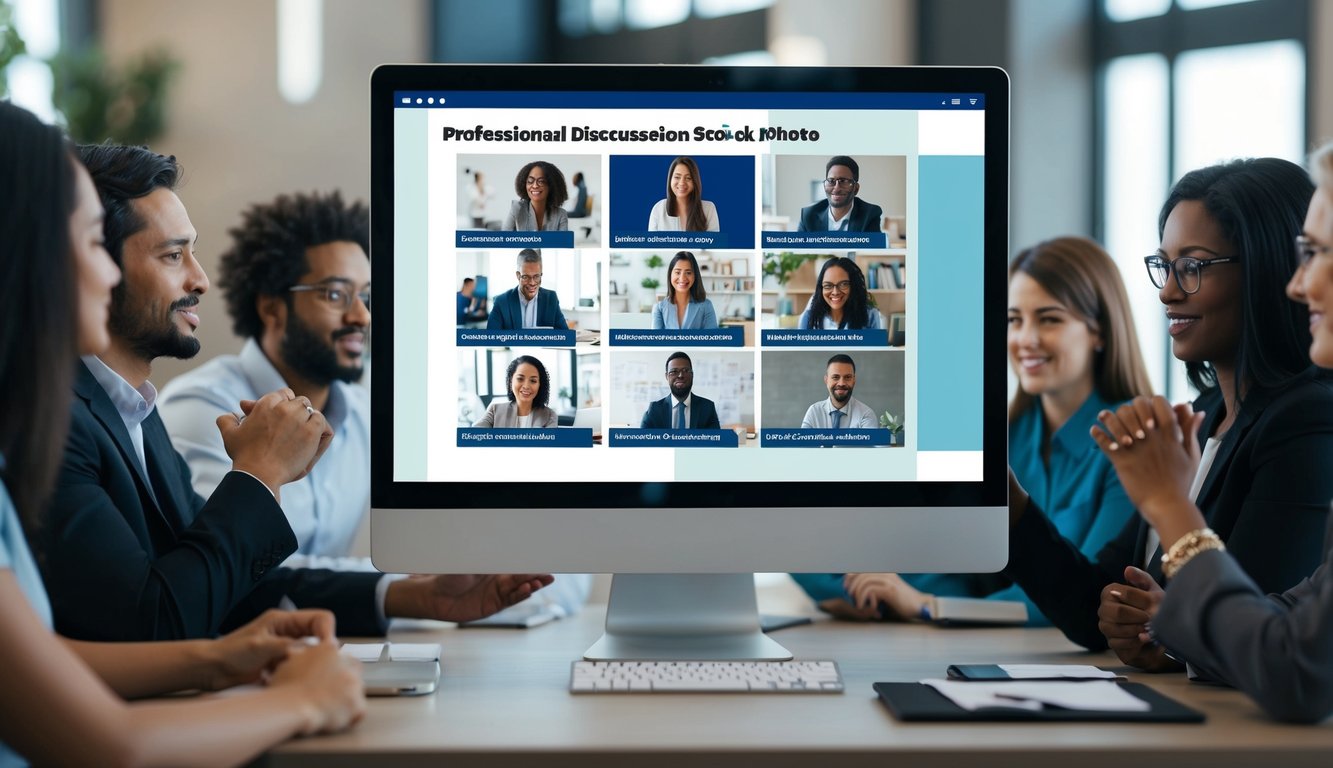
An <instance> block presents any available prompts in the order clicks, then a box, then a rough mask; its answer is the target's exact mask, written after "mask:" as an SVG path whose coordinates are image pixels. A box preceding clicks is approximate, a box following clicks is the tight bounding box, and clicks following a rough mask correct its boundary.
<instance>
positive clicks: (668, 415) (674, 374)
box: [639, 352, 722, 429]
mask: <svg viewBox="0 0 1333 768" xmlns="http://www.w3.org/2000/svg"><path fill="white" fill-rule="evenodd" d="M666 380H667V386H668V387H670V388H671V394H669V395H667V396H666V397H664V398H662V399H661V400H654V401H653V402H652V403H650V404H649V405H648V410H647V411H645V412H644V414H643V422H642V423H641V424H639V428H640V429H721V428H722V427H721V425H720V424H719V423H718V420H717V408H716V407H714V405H713V401H712V400H707V399H705V398H702V397H699V396H698V395H695V394H692V393H691V392H690V390H692V389H693V388H694V364H693V363H691V362H690V356H689V355H687V354H685V353H684V352H673V353H672V354H671V357H668V358H667V363H666Z"/></svg>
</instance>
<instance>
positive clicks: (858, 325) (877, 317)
mask: <svg viewBox="0 0 1333 768" xmlns="http://www.w3.org/2000/svg"><path fill="white" fill-rule="evenodd" d="M796 327H797V328H810V329H813V330H821V329H822V330H829V331H833V330H851V331H856V330H861V329H863V328H879V329H883V328H884V315H882V314H880V311H879V310H878V309H875V308H874V307H873V306H871V305H870V291H868V290H867V289H866V277H865V275H864V274H863V273H862V272H861V268H860V267H858V266H857V265H856V262H855V261H853V260H851V259H849V258H847V257H846V256H835V257H833V258H831V259H829V260H828V261H826V262H824V266H822V267H820V268H819V277H818V278H817V279H816V280H815V295H814V296H812V297H810V304H809V306H807V307H806V308H805V311H804V312H802V313H801V318H800V320H798V321H797V323H796Z"/></svg>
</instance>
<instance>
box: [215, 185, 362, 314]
mask: <svg viewBox="0 0 1333 768" xmlns="http://www.w3.org/2000/svg"><path fill="white" fill-rule="evenodd" d="M227 233H228V234H229V235H231V248H229V249H228V250H227V252H226V253H223V254H222V260H221V263H220V265H219V270H218V272H219V274H218V284H219V285H221V286H222V292H223V295H224V298H226V300H227V312H228V314H230V315H231V327H232V330H233V331H235V332H236V335H238V336H241V337H243V338H254V339H258V338H259V337H260V335H261V334H263V332H264V322H263V320H261V319H260V317H259V310H258V308H257V307H256V300H257V299H258V298H259V297H260V296H283V297H284V298H286V299H287V300H288V301H290V300H291V294H290V293H289V292H288V290H287V289H288V288H291V287H292V286H293V285H296V283H297V282H298V281H299V280H300V279H301V276H302V275H304V274H305V273H307V272H309V271H310V264H309V263H308V262H307V260H306V249H308V248H313V247H315V246H318V245H324V244H325V243H337V242H349V243H356V244H357V245H359V246H361V250H363V251H365V252H366V253H367V254H369V253H370V211H369V210H368V209H367V208H366V206H365V204H363V203H360V202H354V203H351V204H347V203H344V202H343V199H342V195H341V194H340V193H338V192H336V191H334V192H331V193H329V194H327V195H321V194H319V193H318V192H312V193H310V194H308V195H307V194H302V193H297V194H294V195H280V196H279V197H278V198H277V199H276V200H274V201H273V202H271V203H257V204H255V205H254V206H252V207H251V208H250V209H249V210H247V211H245V212H244V213H242V214H241V225H240V226H239V227H236V228H234V229H230V230H228V232H227Z"/></svg>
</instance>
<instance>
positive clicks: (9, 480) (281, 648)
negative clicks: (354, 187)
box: [0, 102, 365, 765]
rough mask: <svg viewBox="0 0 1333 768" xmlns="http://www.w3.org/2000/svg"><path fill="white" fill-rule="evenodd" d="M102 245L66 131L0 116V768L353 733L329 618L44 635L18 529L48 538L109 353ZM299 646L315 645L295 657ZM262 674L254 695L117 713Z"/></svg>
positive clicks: (357, 705)
mask: <svg viewBox="0 0 1333 768" xmlns="http://www.w3.org/2000/svg"><path fill="white" fill-rule="evenodd" d="M102 239H103V234H102V206H101V203H100V202H99V200H98V196H97V192H96V190H95V189H94V188H93V183H92V179H91V178H90V177H89V175H88V173H87V171H85V170H84V169H83V166H81V165H80V164H79V163H78V161H77V160H76V159H75V157H74V155H73V154H72V151H71V148H70V147H69V146H68V145H67V143H66V142H65V141H64V139H63V137H62V136H61V135H60V133H59V131H57V130H56V129H55V128H52V127H50V126H46V125H43V124H42V123H40V122H39V121H38V120H37V119H36V118H35V117H33V116H32V115H31V114H29V113H28V112H25V111H23V110H21V109H19V108H17V107H14V106H13V105H11V104H8V103H4V102H0V242H3V243H4V249H3V250H2V251H0V302H3V303H0V306H3V308H4V312H5V318H4V322H0V678H3V679H4V681H5V682H4V685H3V686H0V711H3V712H4V713H5V714H4V716H3V717H0V764H3V765H11V764H15V763H19V762H21V761H30V762H33V763H38V764H43V765H45V764H62V765H63V764H72V765H102V764H118V765H119V764H142V765H180V764H183V763H187V762H188V763H193V764H202V763H207V764H217V765H232V764H239V763H243V762H247V761H249V760H250V759H252V758H253V757H255V756H256V755H257V754H259V753H260V752H262V751H263V750H264V749H267V748H268V747H270V746H272V745H273V744H275V743H277V742H279V741H281V740H283V739H286V738H288V737H290V736H294V735H297V734H311V733H318V732H327V731H336V730H342V729H344V728H347V727H348V726H349V725H351V724H352V723H354V722H356V721H357V720H358V719H359V718H360V717H361V714H362V713H363V711H364V707H365V701H364V696H363V693H362V689H361V680H360V675H359V674H358V673H357V671H356V668H355V667H354V666H351V665H349V664H348V663H347V662H346V661H344V660H343V659H342V658H341V657H340V655H339V653H338V647H337V644H336V643H335V642H334V640H333V617H332V615H331V614H329V613H327V612H324V611H291V612H279V611H272V612H270V613H268V614H265V615H263V616H261V617H260V618H258V619H256V620H255V621H254V622H252V623H251V624H249V625H247V626H246V627H244V628H242V629H240V630H237V631H236V632H233V633H231V634H230V635H226V636H224V637H222V638H220V639H217V640H199V641H185V642H174V643H86V642H76V641H72V640H66V639H64V638H59V637H56V636H55V635H53V634H52V632H51V624H52V619H51V605H50V602H49V601H48V600H47V596H46V591H45V589H44V588H43V586H42V581H41V578H40V576H39V574H38V571H37V568H36V564H35V563H34V560H33V556H32V553H31V550H30V549H29V548H28V544H27V542H26V539H25V529H26V533H32V532H34V531H36V530H37V529H38V528H40V527H41V525H42V520H41V514H40V513H41V510H42V509H43V507H44V506H45V503H46V499H47V497H48V495H49V494H50V491H51V487H52V485H53V484H54V481H55V477H56V472H57V469H58V468H59V467H60V462H61V456H62V451H63V447H64V442H65V440H64V438H65V433H66V431H67V428H68V414H69V398H70V397H71V394H70V392H71V379H72V374H73V370H74V368H73V365H74V361H75V358H76V356H77V355H78V354H80V353H83V354H96V353H100V352H103V351H105V349H106V347H107V345H108V344H109V343H110V336H109V335H108V333H107V329H106V322H107V315H108V310H109V307H110V301H111V289H112V287H113V286H114V285H115V284H116V283H117V282H119V279H120V273H119V271H118V270H117V269H116V267H115V265H114V264H113V263H112V261H111V257H110V256H109V255H108V254H107V252H106V250H105V249H104V248H103V247H102ZM20 513H21V514H22V518H23V521H22V523H20ZM307 635H308V636H318V637H320V638H321V641H320V642H319V643H318V644H317V645H314V646H309V647H305V646H302V649H301V650H295V648H294V646H293V641H294V640H295V639H297V638H300V637H303V636H307ZM266 672H271V677H270V678H269V685H268V687H267V688H265V689H263V690H261V691H258V692H255V693H252V694H247V695H240V696H229V697H224V698H210V699H203V700H195V701H179V702H155V703H146V704H133V705H129V704H126V703H125V701H124V698H138V697H143V696H152V695H157V694H162V693H168V692H172V691H181V690H192V689H193V690H199V689H204V690H212V689H219V688H225V687H229V686H233V685H237V684H241V683H254V682H259V681H260V680H261V679H262V678H263V676H264V674H265V673H266ZM122 697H123V698H122Z"/></svg>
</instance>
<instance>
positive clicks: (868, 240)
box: [760, 232, 888, 251]
mask: <svg viewBox="0 0 1333 768" xmlns="http://www.w3.org/2000/svg"><path fill="white" fill-rule="evenodd" d="M760 241H761V242H762V243H763V247H764V248H845V249H847V250H851V251H859V250H865V249H868V248H873V249H875V250H882V249H884V248H887V247H888V239H887V237H886V236H885V234H884V233H883V232H762V233H760Z"/></svg>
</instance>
